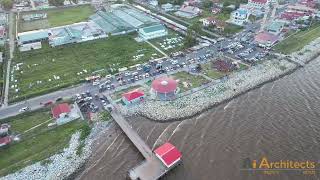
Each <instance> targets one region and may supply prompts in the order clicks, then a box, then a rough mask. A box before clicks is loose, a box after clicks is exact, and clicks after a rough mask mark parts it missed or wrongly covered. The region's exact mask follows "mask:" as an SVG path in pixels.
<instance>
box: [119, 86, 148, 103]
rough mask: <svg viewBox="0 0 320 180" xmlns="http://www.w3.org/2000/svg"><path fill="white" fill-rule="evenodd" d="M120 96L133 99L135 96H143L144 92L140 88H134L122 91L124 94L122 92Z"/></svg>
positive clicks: (129, 99)
mask: <svg viewBox="0 0 320 180" xmlns="http://www.w3.org/2000/svg"><path fill="white" fill-rule="evenodd" d="M122 96H123V97H124V98H126V100H128V101H132V100H134V99H137V98H140V97H142V96H144V92H143V91H142V90H140V89H136V90H133V91H130V92H127V93H124V94H122Z"/></svg>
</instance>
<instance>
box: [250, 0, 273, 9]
mask: <svg viewBox="0 0 320 180" xmlns="http://www.w3.org/2000/svg"><path fill="white" fill-rule="evenodd" d="M268 5H269V1H268V0H248V6H249V7H252V8H258V9H262V8H263V9H265V8H267V7H268Z"/></svg>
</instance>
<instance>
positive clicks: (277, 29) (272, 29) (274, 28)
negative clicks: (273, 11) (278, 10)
mask: <svg viewBox="0 0 320 180" xmlns="http://www.w3.org/2000/svg"><path fill="white" fill-rule="evenodd" d="M284 26H285V23H284V22H281V21H272V22H271V23H270V24H268V26H267V31H268V32H269V33H272V34H275V35H278V34H280V33H281V31H282V29H283V28H284Z"/></svg>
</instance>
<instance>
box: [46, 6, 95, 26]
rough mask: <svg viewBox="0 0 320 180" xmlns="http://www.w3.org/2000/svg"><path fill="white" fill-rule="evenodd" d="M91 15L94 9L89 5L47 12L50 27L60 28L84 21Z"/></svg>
mask: <svg viewBox="0 0 320 180" xmlns="http://www.w3.org/2000/svg"><path fill="white" fill-rule="evenodd" d="M93 13H94V9H93V7H92V6H91V5H83V6H77V7H71V8H62V9H60V8H59V9H53V10H50V11H48V21H49V25H50V26H51V27H55V26H62V25H67V24H72V23H77V22H81V21H86V20H88V17H89V16H90V15H92V14H93Z"/></svg>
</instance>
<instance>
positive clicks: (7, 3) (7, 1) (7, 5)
mask: <svg viewBox="0 0 320 180" xmlns="http://www.w3.org/2000/svg"><path fill="white" fill-rule="evenodd" d="M1 5H2V7H3V8H4V9H6V10H9V9H11V8H12V5H13V1H12V0H1Z"/></svg>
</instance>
